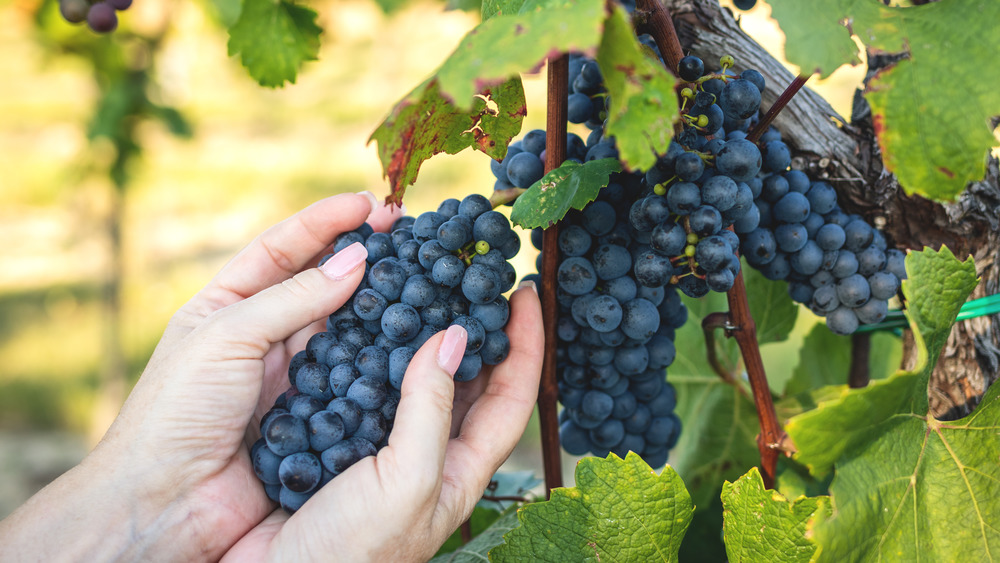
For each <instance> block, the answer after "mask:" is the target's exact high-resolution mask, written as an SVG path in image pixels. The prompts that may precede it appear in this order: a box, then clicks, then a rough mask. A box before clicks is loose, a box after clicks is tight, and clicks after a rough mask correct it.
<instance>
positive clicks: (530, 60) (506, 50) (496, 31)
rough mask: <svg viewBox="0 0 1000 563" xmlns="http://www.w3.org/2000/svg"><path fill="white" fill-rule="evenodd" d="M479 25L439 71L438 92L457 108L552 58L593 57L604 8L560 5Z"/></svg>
mask: <svg viewBox="0 0 1000 563" xmlns="http://www.w3.org/2000/svg"><path fill="white" fill-rule="evenodd" d="M535 7H536V9H533V10H521V12H522V13H517V14H508V15H501V16H496V17H493V18H490V19H489V20H486V21H484V22H483V23H481V24H479V25H478V26H477V27H476V28H475V29H473V30H472V31H470V32H469V33H468V34H466V36H465V37H463V38H462V41H461V43H459V45H458V47H457V48H456V49H455V51H454V52H452V54H451V55H450V56H449V57H448V59H447V60H446V61H445V62H444V63H443V64H442V65H441V67H440V68H439V69H438V71H437V73H436V76H437V79H438V81H439V83H440V85H441V93H442V95H444V96H447V97H449V98H450V99H452V100H456V101H457V102H458V103H461V102H462V101H463V100H469V99H471V98H472V96H473V95H474V94H475V93H476V92H477V91H478V90H481V89H482V88H484V87H485V86H488V85H491V84H498V83H500V82H503V81H504V80H507V79H508V78H509V77H511V76H516V75H517V74H518V73H520V72H530V71H533V70H535V69H537V68H539V67H540V66H541V65H542V63H544V62H545V59H546V58H547V57H549V56H551V55H553V54H558V53H564V52H568V51H581V52H591V53H592V52H593V49H594V46H596V45H597V43H598V41H599V40H600V37H601V30H602V28H603V23H604V3H603V2H601V1H599V0H560V1H553V2H549V3H547V5H546V6H544V8H543V7H541V6H538V5H536V6H535Z"/></svg>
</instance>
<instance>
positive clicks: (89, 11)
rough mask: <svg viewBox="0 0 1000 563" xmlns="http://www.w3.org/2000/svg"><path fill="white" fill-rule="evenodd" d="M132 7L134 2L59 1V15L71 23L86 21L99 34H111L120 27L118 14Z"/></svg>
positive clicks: (102, 0)
mask: <svg viewBox="0 0 1000 563" xmlns="http://www.w3.org/2000/svg"><path fill="white" fill-rule="evenodd" d="M131 5H132V0H100V1H96V2H92V1H90V0H59V13H60V14H62V17H63V18H64V19H65V20H66V21H68V22H69V23H82V22H84V21H86V22H87V26H88V27H90V29H92V30H94V31H96V32H97V33H110V32H112V31H114V30H115V29H116V28H117V27H118V12H121V11H124V10H127V9H128V8H129V6H131Z"/></svg>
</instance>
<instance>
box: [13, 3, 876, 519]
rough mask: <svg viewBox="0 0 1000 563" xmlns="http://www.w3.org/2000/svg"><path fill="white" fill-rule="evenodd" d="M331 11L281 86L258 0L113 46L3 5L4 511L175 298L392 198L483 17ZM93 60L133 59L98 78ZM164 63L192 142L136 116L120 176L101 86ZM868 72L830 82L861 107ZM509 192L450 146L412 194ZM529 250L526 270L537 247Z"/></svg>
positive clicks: (80, 450) (410, 7)
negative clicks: (414, 102)
mask: <svg viewBox="0 0 1000 563" xmlns="http://www.w3.org/2000/svg"><path fill="white" fill-rule="evenodd" d="M310 5H311V6H312V7H313V8H315V9H316V10H317V11H318V12H319V13H320V23H321V25H322V26H323V28H324V30H325V32H324V35H323V39H324V41H323V47H322V51H321V53H320V57H319V61H317V62H313V63H309V64H307V65H306V67H305V69H304V70H303V72H302V73H301V74H300V76H299V78H298V81H297V83H296V84H295V85H291V86H288V87H286V88H284V89H280V90H268V89H264V88H261V87H259V86H257V85H256V84H255V83H254V82H253V81H252V80H251V79H250V78H249V77H248V75H247V74H246V72H245V71H244V70H243V68H242V67H240V66H239V64H238V62H237V61H236V60H234V59H231V58H229V57H228V56H227V54H226V40H227V35H226V32H225V23H226V22H229V21H231V19H232V18H233V17H235V15H236V13H237V12H238V9H239V3H238V0H215V1H210V0H201V1H200V2H191V1H186V0H171V1H169V2H168V1H164V0H136V3H135V5H134V6H133V7H132V8H130V9H129V10H128V11H127V12H125V13H124V14H123V16H122V24H121V27H120V28H119V30H118V31H117V32H115V34H113V35H112V37H111V38H110V39H108V38H95V37H94V36H93V35H92V34H90V33H89V32H88V31H86V30H84V29H83V28H80V27H73V26H70V25H69V24H66V23H64V22H62V21H61V20H60V19H59V17H58V14H57V12H56V10H57V8H56V5H55V3H54V2H51V1H49V2H46V3H45V4H44V5H41V4H40V0H13V1H10V0H0V54H2V56H0V518H2V517H3V516H6V515H7V514H9V513H10V512H11V511H12V510H13V509H14V508H16V507H17V506H18V505H19V504H20V503H22V502H23V501H24V500H25V499H26V498H27V497H28V496H30V495H31V494H32V493H33V492H34V491H36V490H38V489H39V488H41V487H42V486H44V485H45V484H46V483H47V482H49V481H50V480H52V479H53V478H55V477H56V476H58V475H59V474H60V473H62V472H63V471H65V470H66V469H67V468H69V467H70V466H72V465H73V464H75V463H76V462H78V461H79V460H80V459H81V458H82V457H83V456H84V455H85V454H86V452H87V451H88V450H89V449H90V447H92V445H93V444H94V443H95V441H96V440H97V439H98V438H99V437H100V436H101V435H102V434H103V432H104V430H105V429H106V428H107V426H108V424H110V422H111V419H112V418H113V417H114V414H115V413H116V412H117V409H118V407H119V405H120V402H121V400H122V399H123V398H124V396H125V395H126V394H127V391H128V389H130V388H131V385H132V384H133V383H134V382H135V380H136V379H137V378H138V376H139V374H140V373H141V371H142V368H143V366H144V365H145V363H146V361H147V359H148V358H149V355H150V353H151V351H152V349H153V347H154V346H155V344H156V342H157V340H158V338H159V335H160V333H161V332H162V330H163V328H164V326H165V324H166V322H167V320H168V319H169V317H170V315H171V314H172V313H173V311H175V310H176V309H177V308H178V307H179V306H180V305H181V304H183V303H184V302H185V301H186V300H187V299H188V298H189V297H190V296H191V295H192V294H194V292H196V291H197V290H198V289H199V288H200V287H202V286H203V285H204V284H205V283H206V282H207V281H208V280H209V279H210V278H211V276H212V275H213V274H214V273H215V272H216V271H217V270H218V269H219V268H220V267H221V266H222V265H223V264H224V263H225V262H226V261H227V260H228V258H229V257H230V256H232V255H233V254H234V253H235V252H236V251H237V250H238V249H239V248H240V247H242V246H243V245H244V244H246V243H247V242H248V241H249V240H250V239H252V238H253V236H255V235H256V234H257V233H259V232H260V231H261V230H263V229H264V228H266V227H267V226H268V225H270V224H272V223H274V222H276V221H278V220H280V219H282V218H284V217H286V216H288V215H290V214H291V213H293V212H295V211H296V210H298V209H300V208H302V207H304V206H305V205H307V204H309V203H310V202H312V201H315V200H316V199H319V198H321V197H324V196H328V195H332V194H336V193H340V192H343V191H356V190H361V189H368V190H371V191H373V192H375V193H376V194H377V195H385V194H387V193H388V188H387V186H386V184H385V182H384V181H383V180H382V177H381V168H380V165H379V162H378V159H377V157H376V154H375V147H374V145H368V144H367V139H368V136H369V135H370V134H371V132H372V131H373V130H374V129H375V127H376V126H377V125H378V124H379V123H380V121H381V119H382V118H383V117H384V115H385V114H386V113H387V112H388V111H389V109H390V108H391V107H392V105H393V103H394V102H395V101H396V100H398V99H399V98H400V97H402V96H403V95H404V94H406V93H407V92H408V91H409V90H410V89H411V88H413V87H414V86H415V85H417V84H418V83H420V82H421V81H422V80H423V79H424V78H425V77H426V76H427V75H428V74H429V73H430V72H431V71H433V70H434V68H435V67H436V66H437V65H438V64H440V62H441V61H442V60H443V59H444V58H445V56H446V55H447V54H448V53H449V52H450V51H451V50H452V49H453V48H454V46H455V45H456V44H457V43H458V41H459V39H460V38H461V36H462V35H463V34H464V33H465V32H466V31H467V30H469V29H471V28H472V27H473V26H474V25H475V24H476V23H477V22H478V16H477V15H476V14H475V13H473V14H469V13H465V12H460V11H446V10H445V9H444V7H443V3H442V2H434V1H431V0H425V1H422V2H414V3H411V4H407V5H406V6H405V7H404V8H402V9H401V10H399V11H396V12H393V13H392V14H391V15H386V14H384V13H383V12H382V11H381V9H380V8H379V7H378V6H377V5H376V4H375V3H374V2H372V1H371V0H338V1H336V2H330V1H323V2H311V3H310ZM767 16H768V9H767V7H766V5H760V6H759V7H758V8H756V9H755V10H753V11H752V12H750V13H748V14H744V15H743V19H744V27H745V28H747V29H748V30H750V31H751V33H752V34H753V35H755V37H757V39H758V41H760V42H762V43H764V44H765V45H766V46H768V47H769V48H770V49H771V50H772V52H777V53H780V46H781V44H782V42H783V38H782V36H781V34H780V31H778V30H777V28H776V27H774V26H773V24H772V23H771V22H770V21H769V20H768V19H767ZM134 34H139V35H143V36H146V37H156V38H157V39H156V42H155V44H150V43H147V42H143V41H140V40H138V39H136V38H135V37H134ZM109 42H118V43H120V44H122V45H123V46H122V47H120V48H117V51H116V50H115V49H109V47H108V43H109ZM67 44H69V45H74V49H77V50H79V51H80V52H79V53H72V52H66V51H65V49H63V48H60V47H59V45H67ZM93 53H99V55H98V56H99V57H103V58H104V60H105V63H107V60H112V63H114V64H118V67H119V69H124V71H123V72H124V74H120V75H119V76H117V77H112V78H110V79H104V80H103V81H98V80H95V74H94V65H93V64H92V63H91V62H90V61H91V60H92V59H91V58H88V57H93ZM115 57H119V59H115ZM115 60H117V62H115ZM107 64H110V63H107ZM145 68H149V69H150V74H149V77H150V80H151V83H150V84H149V85H148V86H147V87H146V89H145V91H146V93H147V94H148V96H149V101H150V102H152V103H153V104H156V105H157V106H169V107H173V108H176V109H177V110H179V112H180V115H181V116H182V117H183V119H184V120H186V122H187V123H188V124H189V125H190V135H187V136H185V135H181V136H178V135H177V134H175V133H184V131H183V129H184V128H183V127H182V126H181V125H182V124H181V122H180V121H179V120H177V119H176V118H175V117H174V116H173V115H172V114H170V115H167V114H163V115H164V116H165V117H166V118H167V119H155V118H152V119H142V120H127V125H128V126H129V127H134V130H133V132H132V134H133V137H132V138H133V139H134V141H135V142H136V145H137V146H138V147H139V148H140V149H141V152H139V153H138V154H137V156H136V157H135V158H132V159H130V160H129V162H128V163H127V166H126V167H125V168H124V170H123V172H124V175H123V176H117V177H116V178H117V179H118V180H119V182H117V183H116V182H114V181H112V179H111V178H112V176H110V175H109V171H110V170H112V168H113V167H114V164H115V158H116V155H118V154H119V152H118V151H116V148H115V146H114V145H113V144H112V143H111V142H109V141H107V140H101V141H97V142H92V141H91V140H89V138H88V131H89V130H91V128H92V124H93V123H95V122H97V123H100V122H101V121H100V119H98V120H96V121H95V112H96V111H97V110H96V108H97V106H98V103H99V100H100V99H102V92H106V91H116V90H114V89H115V88H116V87H120V86H121V84H119V83H116V82H115V81H116V80H119V81H120V80H123V79H122V76H125V77H131V78H133V79H134V78H135V76H136V74H134V73H135V72H138V71H140V70H141V69H145ZM129 72H133V74H129ZM861 72H862V70H861V69H843V70H842V71H840V72H838V73H836V74H835V75H834V76H833V77H832V78H831V79H830V80H828V81H826V83H824V84H820V85H818V89H820V90H821V91H823V92H824V94H825V95H827V97H828V98H829V99H830V100H831V101H832V102H833V104H834V106H835V107H836V108H837V109H838V110H839V111H840V112H841V113H842V114H845V115H849V113H850V112H849V102H850V99H851V95H852V91H853V88H854V85H855V84H857V83H858V81H859V79H860V73H861ZM525 80H526V83H525V86H526V91H527V95H528V107H529V112H528V117H527V119H526V122H525V129H524V130H525V131H526V130H528V129H531V128H536V127H543V126H544V125H543V124H544V80H542V79H541V78H540V76H534V77H532V76H527V77H525ZM102 88H103V89H102ZM123 91H124V92H127V89H125V90H123ZM112 101H113V100H112ZM115 107H116V106H115V105H114V104H113V103H112V104H110V105H108V104H105V105H104V106H103V108H104V109H103V110H102V111H104V112H105V113H104V114H101V115H102V116H103V118H104V119H107V112H108V111H112V110H114V108H115ZM171 125H172V126H173V129H174V130H173V131H172V130H171ZM118 148H119V149H120V148H121V147H118ZM492 185H493V177H492V175H491V174H490V171H489V160H488V157H486V156H484V155H483V154H481V153H473V152H471V151H466V152H464V153H462V154H460V155H458V156H452V157H446V156H438V157H436V158H434V159H432V160H430V161H429V162H428V163H426V164H425V165H424V166H423V168H422V170H421V172H420V177H419V180H418V181H417V184H416V185H415V186H413V187H412V188H410V190H409V191H408V192H407V196H406V200H405V201H406V206H407V208H408V209H409V211H410V213H411V214H417V213H420V212H422V211H426V210H430V209H433V208H436V207H437V204H438V203H439V202H440V201H441V200H442V199H444V198H447V197H462V196H463V195H465V194H468V193H482V194H484V195H488V194H489V193H490V192H491V191H492ZM522 248H524V250H523V251H522V256H520V257H519V258H518V262H517V263H516V266H517V270H518V272H519V274H522V275H523V274H525V273H529V272H530V271H532V270H533V261H534V255H533V253H532V250H531V246H530V244H524V245H523V246H522ZM116 293H117V294H118V295H119V296H120V298H119V299H118V300H117V303H118V305H115V302H116V301H115V299H114V298H113V297H112V296H113V295H115V294H116ZM800 324H802V323H800ZM807 324H808V323H807ZM793 338H798V339H801V333H800V334H798V335H797V336H795V337H793ZM792 345H794V343H792ZM791 349H792V350H794V348H791ZM791 367H792V366H791V365H789V366H787V368H788V369H791ZM778 369H780V367H779V368H778ZM537 434H538V431H537V424H536V423H532V425H531V426H530V427H529V431H528V433H527V434H526V436H525V439H524V442H523V443H522V446H521V447H519V449H518V450H517V452H515V456H514V457H513V458H512V461H511V467H512V468H517V469H525V468H526V469H532V470H535V471H536V472H537V473H538V474H539V475H540V474H541V454H540V449H539V447H538V445H537V440H538V438H537ZM564 466H565V469H566V473H567V476H568V480H567V482H571V480H569V479H571V475H572V469H573V464H572V460H568V459H567V460H566V463H564Z"/></svg>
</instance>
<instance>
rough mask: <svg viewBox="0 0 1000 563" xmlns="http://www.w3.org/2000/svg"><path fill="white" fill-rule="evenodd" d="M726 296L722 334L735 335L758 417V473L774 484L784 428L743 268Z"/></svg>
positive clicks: (765, 480) (766, 485) (765, 482)
mask: <svg viewBox="0 0 1000 563" xmlns="http://www.w3.org/2000/svg"><path fill="white" fill-rule="evenodd" d="M726 297H727V298H728V299H729V321H730V324H731V328H728V329H727V331H726V335H727V336H729V337H732V338H736V343H737V344H739V346H740V354H742V356H743V364H744V365H745V366H746V369H747V377H748V378H749V379H750V389H751V390H752V391H753V402H754V406H755V407H756V409H757V419H758V420H759V421H760V434H758V435H757V448H758V449H759V450H760V465H761V467H760V469H761V473H762V475H761V477H763V479H764V486H765V487H766V488H768V489H771V488H774V476H775V472H776V470H777V466H778V450H779V449H780V447H781V443H782V441H783V440H784V438H785V431H784V430H783V429H782V428H781V424H780V423H778V415H777V413H775V411H774V402H773V401H772V400H771V388H770V387H769V386H768V384H767V375H766V374H765V373H764V360H763V359H761V357H760V347H759V346H758V345H757V324H756V323H755V322H754V320H753V316H752V315H751V314H750V305H749V301H748V300H747V288H746V285H744V283H743V272H742V271H741V272H740V273H739V274H736V280H735V281H734V282H733V287H732V289H730V290H729V291H728V292H726Z"/></svg>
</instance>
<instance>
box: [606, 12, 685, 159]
mask: <svg viewBox="0 0 1000 563" xmlns="http://www.w3.org/2000/svg"><path fill="white" fill-rule="evenodd" d="M597 64H598V66H600V68H601V74H602V75H604V85H605V87H606V88H607V89H608V95H609V96H610V97H611V107H610V108H609V110H608V120H607V125H606V128H605V134H606V135H609V136H613V137H614V138H615V141H616V146H617V147H618V153H619V156H620V157H621V160H622V162H623V163H625V165H626V166H627V167H628V168H631V169H638V170H648V169H649V168H652V167H653V164H655V163H656V158H657V157H656V155H657V154H665V153H666V152H667V147H668V146H669V145H670V139H672V138H673V136H674V121H676V120H677V119H678V117H679V114H678V109H677V95H676V94H675V93H674V76H673V75H672V74H670V73H669V72H667V69H666V67H664V66H663V64H662V63H660V62H659V60H654V59H652V58H650V57H648V56H646V55H645V54H644V52H643V50H642V49H641V48H640V46H639V42H638V40H636V38H635V31H634V30H633V29H632V26H631V25H630V24H629V19H628V15H627V14H626V12H625V10H624V9H623V8H622V7H621V6H617V7H616V8H615V9H614V11H613V12H612V13H611V16H610V17H609V18H608V21H607V23H606V24H605V28H604V37H603V38H602V39H601V46H600V48H598V50H597Z"/></svg>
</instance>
